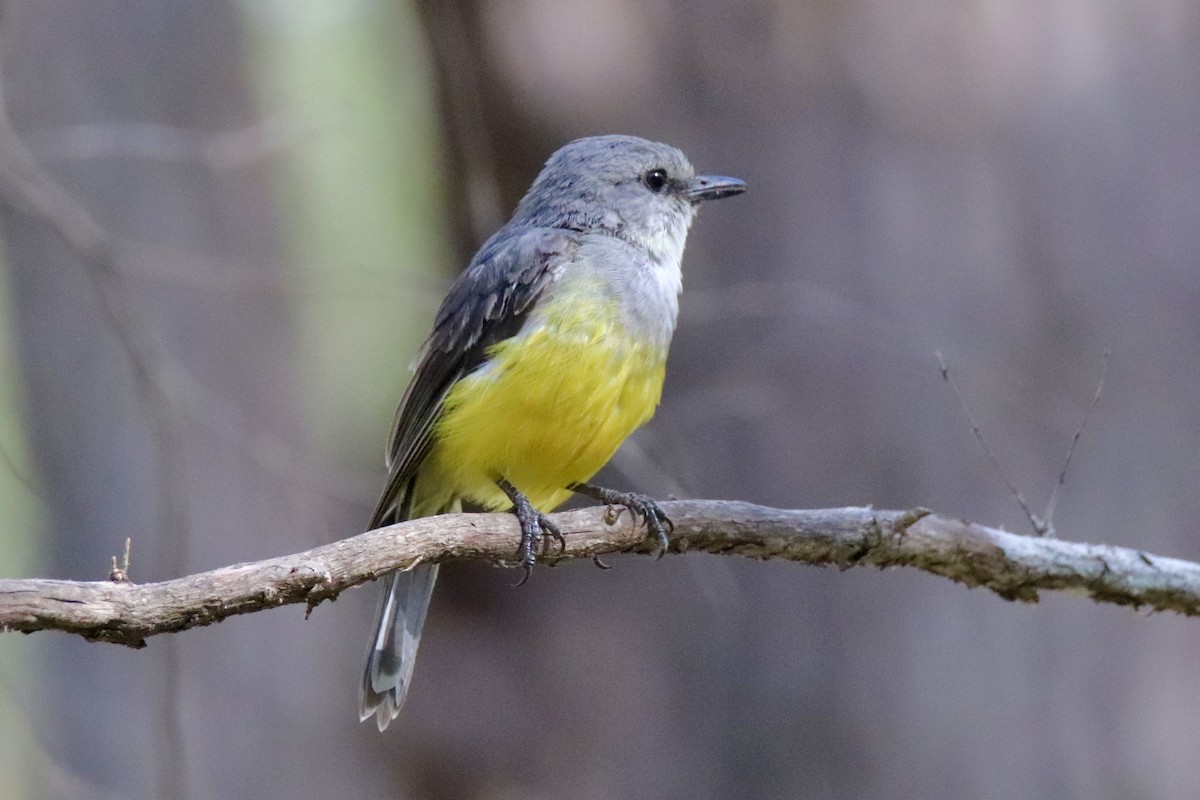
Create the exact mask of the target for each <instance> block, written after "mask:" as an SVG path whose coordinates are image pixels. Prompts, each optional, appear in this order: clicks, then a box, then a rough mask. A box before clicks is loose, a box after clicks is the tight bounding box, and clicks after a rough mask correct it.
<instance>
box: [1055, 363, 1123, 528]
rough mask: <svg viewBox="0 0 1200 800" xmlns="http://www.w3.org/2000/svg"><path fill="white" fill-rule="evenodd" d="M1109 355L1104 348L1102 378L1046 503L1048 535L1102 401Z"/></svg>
mask: <svg viewBox="0 0 1200 800" xmlns="http://www.w3.org/2000/svg"><path fill="white" fill-rule="evenodd" d="M1109 355H1110V352H1109V350H1108V348H1107V347H1106V348H1104V356H1103V358H1102V359H1101V362H1100V380H1098V381H1096V392H1095V394H1093V395H1092V402H1091V403H1089V404H1088V407H1087V411H1085V412H1084V413H1083V419H1082V420H1080V421H1079V427H1078V428H1077V429H1076V430H1075V435H1074V436H1073V437H1071V446H1070V447H1068V448H1067V458H1066V460H1065V461H1063V467H1062V472H1060V473H1058V482H1057V483H1056V484H1054V491H1052V492H1050V500H1049V501H1047V503H1046V513H1045V515H1043V519H1045V521H1046V528H1047V535H1048V536H1053V535H1054V509H1055V508H1056V507H1057V505H1058V490H1059V489H1061V488H1062V486H1063V484H1064V483H1066V482H1067V470H1068V469H1070V467H1071V458H1072V457H1073V456H1074V455H1075V446H1076V445H1077V444H1079V439H1080V437H1082V436H1083V429H1084V428H1086V427H1087V424H1088V420H1089V419H1091V418H1092V412H1093V411H1094V410H1095V409H1096V404H1097V403H1099V402H1100V395H1102V394H1103V393H1104V379H1105V378H1107V377H1108V357H1109Z"/></svg>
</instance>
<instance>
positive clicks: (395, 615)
mask: <svg viewBox="0 0 1200 800" xmlns="http://www.w3.org/2000/svg"><path fill="white" fill-rule="evenodd" d="M437 574H438V565H437V564H419V565H417V566H416V567H413V568H412V569H410V570H405V571H403V572H393V573H392V574H391V575H388V576H387V577H386V578H384V585H383V595H382V596H381V597H380V600H379V614H378V615H377V617H376V621H375V632H374V634H373V635H372V636H371V649H370V650H369V651H368V652H367V664H366V667H364V668H363V676H362V686H361V687H360V688H359V692H358V717H359V719H360V720H362V721H363V722H366V721H367V719H369V718H370V716H371V715H372V714H374V715H375V724H376V725H378V726H379V730H381V731H382V730H384V729H385V728H387V726H388V724H389V723H390V722H391V721H392V720H394V719H395V718H396V715H397V714H399V713H400V706H402V705H404V696H405V695H406V694H408V686H409V683H410V681H411V679H412V672H413V664H414V663H415V662H416V660H417V645H418V644H420V642H421V627H422V626H423V625H424V624H425V613H426V612H427V611H428V610H429V598H430V596H431V595H432V594H433V584H434V583H435V582H436V581H437Z"/></svg>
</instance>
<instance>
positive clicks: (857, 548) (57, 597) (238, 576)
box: [0, 500, 1200, 647]
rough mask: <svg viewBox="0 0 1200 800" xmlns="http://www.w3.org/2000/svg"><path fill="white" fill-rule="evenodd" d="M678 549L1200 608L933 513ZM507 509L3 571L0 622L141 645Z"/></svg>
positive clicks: (1197, 570) (745, 523)
mask: <svg viewBox="0 0 1200 800" xmlns="http://www.w3.org/2000/svg"><path fill="white" fill-rule="evenodd" d="M662 505H663V509H664V511H666V513H667V514H668V515H669V516H670V518H671V519H672V520H673V521H674V523H675V529H674V531H673V533H672V534H671V552H673V553H684V552H690V551H700V552H705V553H718V554H735V555H742V556H747V557H750V558H761V559H771V558H776V559H786V560H790V561H799V562H802V563H805V564H814V565H829V566H836V567H839V568H841V569H847V568H849V567H855V566H872V567H879V568H883V567H898V566H906V567H915V568H917V569H920V570H924V571H925V572H930V573H933V574H935V575H941V576H943V577H947V578H950V579H951V580H954V581H958V582H960V583H964V584H966V585H967V586H984V587H986V588H988V589H991V590H992V591H994V592H996V593H997V594H999V595H1000V596H1001V597H1003V598H1005V599H1007V600H1021V601H1024V602H1031V603H1032V602H1036V601H1037V599H1038V592H1039V591H1041V590H1044V589H1046V590H1055V591H1063V592H1068V593H1071V594H1077V595H1082V596H1085V597H1090V598H1092V599H1093V600H1095V601H1097V602H1105V603H1116V604H1118V605H1128V606H1133V607H1134V608H1141V607H1146V608H1148V609H1151V610H1154V611H1175V612H1177V613H1180V614H1185V615H1188V616H1200V564H1195V563H1192V562H1188V561H1181V560H1179V559H1173V558H1163V557H1161V556H1152V555H1148V554H1146V553H1143V552H1141V551H1138V550H1131V549H1128V548H1124V547H1110V546H1107V545H1095V544H1085V543H1075V542H1065V541H1062V540H1059V539H1045V538H1035V537H1030V536H1021V535H1018V534H1013V533H1007V532H1005V531H1000V530H996V529H994V528H985V527H983V526H980V525H973V524H970V523H967V522H962V521H960V520H955V519H951V518H949V517H944V516H939V515H937V514H931V513H929V512H927V511H925V510H924V509H916V510H911V511H877V510H872V509H869V508H838V509H825V510H817V511H791V510H783V509H775V508H766V507H764V506H756V505H751V504H749V503H738V502H727V501H719V500H695V501H675V502H670V503H664V504H662ZM553 519H554V521H555V522H556V523H557V524H558V525H559V526H560V528H561V529H562V532H563V533H564V534H565V535H566V539H567V548H566V551H565V552H563V553H558V552H553V553H549V554H547V555H546V556H545V557H544V558H543V563H550V564H553V563H557V562H559V561H564V560H567V559H577V558H586V557H590V556H593V555H602V554H604V553H614V552H634V551H637V552H648V550H647V547H646V542H645V541H644V530H643V529H642V528H641V527H640V526H638V527H637V528H635V527H634V526H633V525H632V524H631V522H630V516H629V514H628V513H624V512H622V513H620V514H617V513H614V512H612V511H609V510H606V509H604V508H590V509H583V510H580V511H570V512H565V513H561V514H555V515H554V516H553ZM517 540H518V528H517V523H516V520H515V519H514V518H513V517H511V516H510V515H508V514H448V515H444V516H440V517H428V518H424V519H417V520H411V521H409V522H404V523H401V524H399V525H393V526H391V527H388V528H381V529H380V530H377V531H370V532H368V533H363V534H360V535H358V536H354V537H352V538H350V539H345V540H343V541H340V542H335V543H333V544H328V545H323V546H321V547H317V548H314V549H312V550H308V551H306V552H303V553H297V554H296V555H291V556H284V557H282V558H273V559H268V560H266V561H258V562H254V563H251V564H237V565H234V566H231V567H223V568H221V569H216V570H212V571H211V572H203V573H199V574H197V575H191V576H188V577H185V578H178V579H175V580H170V581H163V582H161V583H149V584H142V585H138V584H133V583H128V582H112V581H92V582H82V581H61V580H0V631H4V630H9V631H23V632H25V633H31V632H33V631H40V630H60V631H66V632H68V633H76V634H79V635H80V636H83V637H84V638H86V639H90V640H94V641H104V642H114V643H117V644H124V645H128V646H130V647H143V646H144V645H145V639H146V638H147V637H149V636H154V635H157V634H160V633H172V632H175V631H182V630H187V629H188V628H192V627H196V626H198V625H209V624H212V623H214V622H219V621H221V620H223V619H225V618H226V617H230V616H233V615H235V614H248V613H251V612H253V611H259V610H262V609H265V608H271V607H274V606H280V605H285V604H288V603H306V604H307V605H308V607H309V609H310V610H311V609H312V608H313V607H314V606H316V605H317V604H318V603H320V602H321V601H322V600H326V599H330V598H333V597H336V596H337V594H338V593H340V592H342V591H344V590H345V589H348V588H350V587H352V586H356V585H358V584H360V583H363V582H365V581H369V580H371V579H372V578H374V577H376V576H378V575H382V574H384V573H386V572H389V571H391V570H395V569H404V568H408V567H411V566H413V565H414V564H417V563H418V562H422V561H427V562H433V561H451V560H462V559H483V560H489V561H493V562H499V561H502V560H504V559H511V558H512V557H513V554H514V553H515V552H516V543H517Z"/></svg>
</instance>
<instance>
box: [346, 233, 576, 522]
mask: <svg viewBox="0 0 1200 800" xmlns="http://www.w3.org/2000/svg"><path fill="white" fill-rule="evenodd" d="M578 248H579V240H578V236H577V235H576V234H574V233H573V232H571V231H565V230H561V229H555V228H526V229H523V230H519V231H514V230H512V229H501V230H500V231H499V232H498V233H497V234H496V235H495V236H493V237H492V238H491V239H489V240H488V241H487V242H486V243H485V244H484V246H483V247H482V248H480V250H479V252H478V253H477V254H476V255H475V258H474V259H472V261H471V264H470V266H468V267H467V269H466V270H465V271H464V272H463V274H462V275H460V276H459V278H458V280H456V281H455V282H454V285H453V286H451V287H450V291H449V292H448V293H447V295H446V299H445V300H443V301H442V306H441V308H440V309H439V310H438V313H437V318H436V319H435V321H434V325H433V332H432V333H431V334H430V335H429V338H428V339H427V340H426V341H425V344H424V345H423V346H422V348H421V351H420V353H419V354H418V356H417V365H416V369H415V373H414V375H413V379H412V381H411V382H410V383H409V385H408V389H406V390H405V393H404V396H403V398H401V400H400V406H399V407H398V408H397V409H396V416H395V419H394V420H393V422H392V430H391V434H390V436H389V438H388V449H387V465H388V481H387V484H386V486H385V487H384V491H383V494H382V495H381V496H380V498H379V503H378V504H377V506H376V508H375V513H374V514H372V516H371V524H370V526H369V528H371V529H373V528H378V527H381V526H383V525H386V524H390V523H392V522H397V521H399V520H401V519H404V518H406V517H407V514H406V513H404V514H402V513H401V510H400V508H399V506H400V505H401V504H402V502H403V499H404V495H405V494H406V490H407V487H408V484H409V482H410V481H411V480H412V478H413V477H414V476H415V475H416V471H417V467H418V466H419V465H420V463H421V461H422V460H423V459H424V458H425V456H426V455H427V454H428V452H429V447H430V444H431V440H430V437H431V435H432V433H433V427H434V424H435V423H436V421H437V418H438V416H439V414H440V413H441V410H442V405H443V403H444V401H445V398H446V393H447V392H448V391H449V390H450V387H451V386H453V385H454V383H455V382H456V381H457V380H458V379H459V378H461V377H462V376H463V375H466V374H467V373H469V372H470V371H471V370H473V369H475V368H476V367H478V366H479V365H480V364H481V363H482V362H483V361H484V360H485V359H486V358H487V353H488V348H490V347H491V346H492V345H493V344H495V343H497V342H501V341H504V340H505V339H507V338H509V337H511V336H514V335H515V334H516V333H517V332H518V331H519V330H520V329H521V326H522V325H523V324H524V322H525V319H526V318H527V317H528V315H529V311H530V310H531V309H532V307H533V304H534V302H535V301H536V300H537V298H538V296H539V295H540V294H541V293H542V291H543V290H544V289H545V288H546V286H547V285H548V284H549V283H550V282H551V281H553V280H554V277H555V275H557V274H558V272H559V271H560V270H561V269H562V268H563V267H564V266H565V265H566V264H567V263H568V262H569V261H570V260H571V258H572V257H573V256H574V254H575V251H576V250H577V249H578Z"/></svg>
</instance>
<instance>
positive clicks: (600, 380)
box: [418, 300, 665, 511]
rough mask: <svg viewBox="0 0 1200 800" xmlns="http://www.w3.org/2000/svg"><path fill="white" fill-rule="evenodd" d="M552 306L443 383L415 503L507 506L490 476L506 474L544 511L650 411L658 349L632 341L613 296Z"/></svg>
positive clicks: (661, 360) (660, 366) (658, 380)
mask: <svg viewBox="0 0 1200 800" xmlns="http://www.w3.org/2000/svg"><path fill="white" fill-rule="evenodd" d="M557 305H558V306H559V308H557V309H555V308H554V307H553V306H552V307H550V308H548V309H543V311H544V312H545V313H544V315H543V316H541V317H540V318H539V320H538V321H537V324H534V325H531V326H529V327H530V330H527V331H523V332H522V333H521V334H519V335H518V336H516V337H514V338H512V339H508V340H505V341H503V342H500V343H498V344H496V345H494V346H493V348H492V350H491V353H490V359H489V363H488V364H487V365H486V366H484V367H483V368H481V369H479V370H476V371H475V372H474V373H472V374H471V375H468V376H467V377H465V378H463V379H461V380H460V381H459V382H458V383H457V384H456V385H455V386H454V387H453V388H452V389H451V390H450V392H449V394H448V395H447V398H446V404H445V406H444V411H443V413H442V416H441V418H440V419H439V421H438V423H437V424H436V427H435V429H434V435H433V442H434V444H433V447H432V449H431V451H430V454H429V456H428V458H427V460H426V462H425V464H424V465H422V467H421V470H420V478H419V481H418V484H419V489H418V494H419V495H420V498H419V500H418V505H420V506H425V507H431V506H445V505H446V504H447V503H448V502H450V501H453V500H455V499H466V500H469V501H472V502H474V503H478V504H480V505H483V506H485V507H487V508H494V509H499V508H507V507H508V506H509V505H510V502H509V500H508V498H507V497H506V496H505V495H504V493H503V492H502V491H500V489H499V488H498V487H497V486H496V483H495V481H496V479H497V478H499V477H503V478H505V479H507V480H508V481H509V482H510V483H512V484H513V485H514V486H516V487H517V489H519V490H520V491H521V492H523V493H524V494H525V495H526V496H527V497H529V499H530V500H531V501H532V502H533V504H534V505H535V506H536V507H537V508H539V509H540V510H542V511H549V510H550V509H553V508H554V507H556V506H558V505H559V504H560V503H562V502H563V501H564V500H566V499H567V498H568V497H569V496H570V494H571V493H570V491H568V490H567V489H566V488H565V487H566V486H568V485H569V484H571V483H575V482H578V481H586V480H588V479H589V478H591V477H592V475H594V474H595V473H596V472H597V471H598V470H599V469H600V468H601V467H603V466H604V464H605V463H606V462H607V461H608V460H609V459H610V458H611V457H612V455H613V454H614V453H615V452H616V451H617V448H618V447H620V445H621V443H622V442H623V441H624V440H625V438H626V437H627V436H629V434H630V433H632V432H633V431H634V430H635V429H636V428H638V426H640V425H642V424H643V423H644V422H646V420H648V419H649V418H650V417H651V416H652V415H653V413H654V409H655V408H656V407H657V405H658V401H659V398H660V397H661V395H662V383H663V374H664V370H665V353H662V352H658V349H657V348H655V347H653V346H652V345H650V344H648V343H641V342H638V341H635V340H634V339H633V337H631V336H630V335H629V334H628V332H627V331H626V330H625V328H624V327H623V326H622V325H621V324H620V323H619V321H618V319H617V310H616V305H615V303H613V302H611V301H607V302H604V303H597V302H595V301H594V300H593V301H592V302H590V303H575V304H565V303H559V304H557ZM572 305H573V306H575V307H574V308H571V307H570V306H572ZM580 308H582V309H583V310H584V311H585V312H586V313H584V314H579V313H577V311H578V310H579V309H580Z"/></svg>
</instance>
